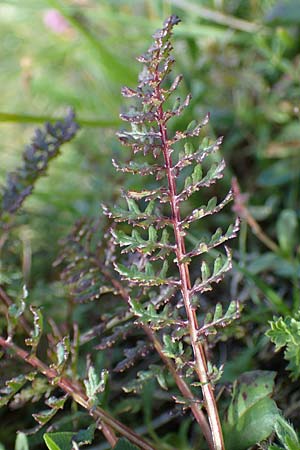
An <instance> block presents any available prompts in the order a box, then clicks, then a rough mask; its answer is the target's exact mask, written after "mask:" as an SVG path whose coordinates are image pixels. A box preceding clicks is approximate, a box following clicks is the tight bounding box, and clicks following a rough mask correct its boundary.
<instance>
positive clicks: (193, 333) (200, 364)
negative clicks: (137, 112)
mask: <svg viewBox="0 0 300 450" xmlns="http://www.w3.org/2000/svg"><path fill="white" fill-rule="evenodd" d="M157 98H158V100H162V99H161V95H160V90H159V87H158V88H157ZM158 122H159V124H160V125H159V129H160V134H161V142H162V150H163V156H164V160H165V168H166V173H167V179H168V187H169V194H170V203H171V210H172V221H173V229H174V235H175V241H176V257H177V264H178V269H179V274H180V279H181V293H182V297H183V302H184V306H185V310H186V314H187V318H188V322H189V333H190V339H191V344H192V348H193V352H194V358H195V370H196V372H197V375H198V377H199V380H200V382H201V385H202V393H203V400H204V405H205V408H206V411H207V415H208V420H209V423H210V428H211V434H212V440H213V447H212V448H213V449H214V450H224V449H225V447H224V440H223V434H222V428H221V423H220V419H219V414H218V409H217V404H216V400H215V397H214V392H213V387H212V384H211V382H210V380H209V377H208V369H207V362H206V356H205V352H204V349H203V346H202V344H201V342H199V341H198V329H199V326H198V322H197V316H196V311H195V307H194V306H193V305H192V302H191V282H190V273H189V266H188V264H187V263H184V262H182V260H183V258H184V257H185V256H186V251H185V242H184V234H183V230H182V228H181V225H180V222H181V219H180V209H179V204H178V200H177V195H176V183H175V178H174V174H173V170H172V159H171V150H170V148H169V143H168V137H167V127H166V121H165V117H164V112H163V108H162V106H160V107H159V108H158Z"/></svg>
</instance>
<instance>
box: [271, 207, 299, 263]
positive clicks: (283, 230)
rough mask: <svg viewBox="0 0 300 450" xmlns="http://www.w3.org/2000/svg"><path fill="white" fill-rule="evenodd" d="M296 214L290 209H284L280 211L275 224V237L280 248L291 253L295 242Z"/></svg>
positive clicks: (286, 252)
mask: <svg viewBox="0 0 300 450" xmlns="http://www.w3.org/2000/svg"><path fill="white" fill-rule="evenodd" d="M297 228H298V220H297V214H296V212H295V211H293V210H292V209H285V210H283V211H282V212H281V213H280V216H279V218H278V221H277V224H276V230H277V238H278V242H279V245H280V248H281V250H282V251H283V252H284V253H285V254H287V255H289V256H290V255H292V253H293V250H294V249H295V246H296V243H297Z"/></svg>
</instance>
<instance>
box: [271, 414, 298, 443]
mask: <svg viewBox="0 0 300 450" xmlns="http://www.w3.org/2000/svg"><path fill="white" fill-rule="evenodd" d="M274 429H275V432H276V436H277V437H278V439H279V441H280V443H281V444H282V445H283V447H284V448H285V450H299V448H300V442H299V439H298V436H297V434H296V432H295V430H294V428H293V427H292V425H290V424H289V423H288V422H287V421H286V420H285V418H284V417H282V416H278V418H277V421H276V423H275V426H274ZM278 448H281V447H278ZM269 450H270V448H269Z"/></svg>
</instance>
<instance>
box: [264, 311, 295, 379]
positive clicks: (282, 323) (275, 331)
mask: <svg viewBox="0 0 300 450" xmlns="http://www.w3.org/2000/svg"><path fill="white" fill-rule="evenodd" d="M297 319H298V316H297V318H294V317H286V318H285V319H283V318H282V317H279V318H278V319H275V320H273V321H271V322H269V324H270V329H269V330H268V331H267V332H266V335H267V336H268V337H269V338H270V340H271V342H273V344H275V351H278V350H280V349H281V348H282V347H284V346H286V349H285V352H284V358H285V359H286V360H287V361H289V364H288V366H287V368H288V370H290V371H291V378H292V379H293V380H296V379H297V378H299V377H300V320H297Z"/></svg>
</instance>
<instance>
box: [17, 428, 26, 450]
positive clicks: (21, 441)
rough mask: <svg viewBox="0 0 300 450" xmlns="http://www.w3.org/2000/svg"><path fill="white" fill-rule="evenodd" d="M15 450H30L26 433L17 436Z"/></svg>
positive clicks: (19, 433)
mask: <svg viewBox="0 0 300 450" xmlns="http://www.w3.org/2000/svg"><path fill="white" fill-rule="evenodd" d="M15 450H29V445H28V439H27V436H26V434H25V433H22V432H21V431H19V432H18V434H17V439H16V442H15Z"/></svg>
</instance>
